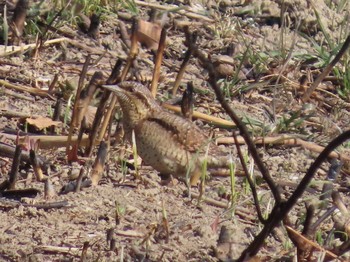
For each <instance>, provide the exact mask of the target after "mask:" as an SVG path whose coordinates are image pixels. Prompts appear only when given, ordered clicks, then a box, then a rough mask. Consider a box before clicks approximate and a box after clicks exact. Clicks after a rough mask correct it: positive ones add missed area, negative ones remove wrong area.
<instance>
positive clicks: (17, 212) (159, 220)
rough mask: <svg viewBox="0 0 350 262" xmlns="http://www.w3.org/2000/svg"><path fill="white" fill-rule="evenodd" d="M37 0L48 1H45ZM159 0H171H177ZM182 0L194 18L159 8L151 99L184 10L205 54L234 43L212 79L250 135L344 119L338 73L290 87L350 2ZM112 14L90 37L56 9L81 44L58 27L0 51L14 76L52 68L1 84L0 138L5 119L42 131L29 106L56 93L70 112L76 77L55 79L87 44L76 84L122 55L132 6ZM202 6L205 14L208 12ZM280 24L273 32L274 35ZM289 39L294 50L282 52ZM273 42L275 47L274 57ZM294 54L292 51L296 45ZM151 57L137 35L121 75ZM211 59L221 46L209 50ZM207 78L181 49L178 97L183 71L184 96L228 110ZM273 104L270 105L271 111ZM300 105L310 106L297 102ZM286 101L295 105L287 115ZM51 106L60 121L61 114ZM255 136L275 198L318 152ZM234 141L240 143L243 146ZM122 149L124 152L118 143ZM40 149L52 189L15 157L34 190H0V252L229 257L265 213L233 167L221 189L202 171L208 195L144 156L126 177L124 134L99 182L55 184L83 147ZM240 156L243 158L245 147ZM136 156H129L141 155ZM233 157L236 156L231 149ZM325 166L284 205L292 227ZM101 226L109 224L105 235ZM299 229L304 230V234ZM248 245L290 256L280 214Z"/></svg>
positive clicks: (14, 255)
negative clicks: (190, 87)
mask: <svg viewBox="0 0 350 262" xmlns="http://www.w3.org/2000/svg"><path fill="white" fill-rule="evenodd" d="M46 2H48V3H46V4H47V5H48V6H49V7H50V4H52V3H51V1H46ZM169 2H176V3H175V4H181V2H182V1H169ZM188 2H191V4H186V5H185V6H186V7H187V8H191V10H195V11H196V12H197V13H198V14H204V16H200V17H199V18H197V19H196V18H189V17H188V16H187V15H184V14H182V15H181V14H178V13H176V12H171V13H170V14H169V15H168V17H163V19H165V20H167V22H168V24H169V25H171V26H170V27H169V29H168V36H167V47H166V50H165V54H164V58H163V63H162V71H161V77H160V83H159V92H158V94H157V98H158V100H159V101H167V100H168V99H169V97H170V96H171V95H170V94H171V87H172V85H173V83H174V81H175V78H176V75H177V71H178V69H179V67H180V66H181V63H182V61H183V57H184V53H185V52H186V50H187V48H186V46H185V45H184V40H185V36H184V29H183V27H182V26H180V23H185V22H186V23H187V24H188V25H189V28H190V30H197V31H198V41H197V43H198V46H199V48H200V50H202V51H204V52H205V53H207V54H211V55H212V57H213V59H214V58H215V55H225V51H226V49H227V48H228V46H229V44H233V45H234V50H233V54H232V55H230V57H231V58H232V57H233V58H234V59H233V64H232V65H231V66H232V67H228V65H227V64H226V65H224V68H225V69H227V67H228V68H229V70H231V71H230V75H226V77H227V78H225V77H224V78H221V79H220V80H219V81H220V82H221V83H223V84H225V85H226V86H227V88H226V89H225V88H224V89H223V90H224V92H226V93H227V99H228V101H229V102H230V105H231V106H232V108H233V109H234V110H235V112H236V113H237V114H238V115H239V116H241V117H242V119H243V121H244V122H245V123H247V127H248V128H249V130H250V132H251V134H252V135H254V136H257V137H259V136H278V135H280V134H288V135H292V136H293V137H298V138H301V139H304V140H305V141H306V140H307V141H310V142H314V143H316V144H319V145H321V146H326V145H327V144H328V143H329V142H330V141H331V139H333V138H335V137H336V136H337V135H338V134H340V133H341V132H342V131H345V130H346V129H347V128H348V127H349V124H350V123H349V113H348V112H349V111H348V110H349V96H348V95H345V96H340V95H338V93H337V88H338V89H339V88H341V87H342V86H341V85H340V84H339V83H338V85H337V83H335V82H332V81H331V80H329V81H323V82H322V83H321V85H320V88H321V89H322V90H317V91H316V92H315V93H316V94H315V95H314V96H312V98H311V100H310V102H309V103H307V104H303V103H302V102H301V97H302V95H303V92H304V90H303V89H302V88H299V86H300V84H299V81H300V79H301V77H302V76H304V75H307V83H308V84H309V85H310V82H313V81H314V78H315V77H316V76H317V74H319V72H320V70H319V68H322V66H324V65H322V63H321V62H322V60H321V59H319V58H318V59H316V62H310V61H309V60H307V59H306V58H309V57H308V56H307V55H308V54H317V53H316V51H315V45H314V46H313V45H312V43H313V42H312V41H315V43H318V44H320V45H322V44H323V45H324V46H326V43H325V41H326V40H325V34H327V35H328V34H329V36H330V37H331V39H333V40H334V43H340V42H343V41H344V40H345V36H344V35H346V34H343V35H342V34H341V32H343V31H342V30H343V29H344V28H343V26H344V24H345V25H346V23H344V17H345V15H349V3H347V6H345V8H343V9H341V10H340V11H337V10H336V7H335V6H336V5H337V3H336V2H335V1H328V2H331V3H329V4H328V5H327V4H326V3H325V2H324V1H322V0H318V1H313V2H311V1H284V5H283V6H281V4H280V2H281V1H273V0H271V1H220V4H219V3H217V2H216V1H208V3H205V4H203V2H206V1H188ZM243 2H244V3H243ZM160 3H161V1H158V4H160ZM31 4H32V5H34V3H31ZM164 5H170V3H169V4H164ZM312 5H314V6H316V7H317V12H318V14H319V16H320V17H321V21H322V22H321V23H322V25H323V26H324V29H323V30H324V31H322V30H321V28H320V24H319V22H318V20H317V19H318V18H317V15H316V14H315V10H314V9H313V8H312ZM338 5H339V3H338ZM51 7H52V6H51ZM42 8H43V9H45V8H47V6H44V7H42ZM138 8H139V11H140V14H139V17H142V18H143V19H146V20H147V18H148V16H147V13H148V12H149V10H150V8H149V7H147V5H146V3H144V5H141V4H139V5H138ZM281 8H283V10H285V12H284V13H283V14H284V15H285V20H284V21H285V25H283V26H281V24H280V21H281V20H280V14H281ZM1 9H2V8H1ZM10 10H11V9H10ZM110 10H111V9H110ZM1 13H2V14H3V12H1ZM10 14H11V12H10ZM123 14H124V15H123V16H122V15H120V17H123V18H120V17H119V18H118V15H117V14H116V13H115V12H114V13H113V12H110V13H103V15H102V17H101V26H100V35H99V37H98V39H97V40H94V39H92V38H91V37H89V36H88V35H87V34H84V33H83V32H81V31H80V29H79V28H77V27H76V26H75V25H72V24H71V23H70V22H69V21H60V23H59V29H61V30H62V31H64V32H68V33H70V34H71V35H73V37H72V39H73V40H74V41H75V42H79V43H80V44H82V46H80V47H78V45H77V44H75V43H73V42H72V40H69V41H62V42H60V43H57V44H50V45H48V46H45V47H43V48H42V49H41V50H40V51H39V52H38V53H37V55H36V56H34V55H33V52H32V51H33V50H30V51H27V52H25V53H17V54H15V55H11V56H2V57H1V58H0V63H1V68H0V78H1V79H4V80H7V81H9V82H11V83H14V84H20V85H23V86H29V87H36V88H37V89H47V88H48V87H49V85H50V83H51V82H52V80H53V78H54V76H55V75H57V76H58V82H57V84H56V85H55V88H56V90H57V91H58V93H59V95H53V96H52V98H50V97H45V98H43V97H41V96H38V95H33V94H30V93H27V92H18V91H12V92H13V93H16V94H22V95H23V96H24V97H25V98H26V99H23V98H18V97H15V96H13V95H11V94H9V93H6V94H2V95H1V97H0V130H1V134H0V139H1V141H2V142H3V143H7V144H14V143H15V139H14V136H6V135H4V133H5V129H6V130H7V131H8V130H9V129H11V130H21V131H26V132H27V131H28V132H31V133H35V134H44V132H48V133H49V131H48V130H46V131H39V130H36V129H35V128H31V127H30V126H28V125H26V124H25V119H26V118H30V117H31V118H36V117H35V116H44V117H50V115H51V112H52V110H53V109H52V108H53V107H54V105H55V102H56V99H57V97H58V96H60V97H63V99H64V103H63V104H64V110H63V111H62V112H64V111H65V108H67V107H68V109H69V110H68V112H71V107H72V106H71V105H70V106H69V105H68V99H69V96H70V95H71V94H72V93H74V92H75V91H71V90H70V89H69V88H67V86H73V87H74V88H76V86H77V83H78V81H79V76H80V75H81V71H82V68H83V64H84V63H85V60H86V56H87V55H88V54H90V55H91V60H92V61H93V62H92V63H91V64H90V65H89V67H88V71H87V77H86V79H84V80H85V82H84V83H85V84H87V83H88V81H89V80H90V79H91V76H92V75H93V73H94V72H96V71H100V72H102V73H103V76H104V78H105V79H107V77H108V76H109V75H110V73H111V70H112V68H113V66H114V63H115V62H116V60H117V58H122V59H125V58H126V57H127V55H128V48H127V47H126V44H125V43H124V42H123V40H122V38H121V35H120V26H119V19H120V20H121V21H123V22H124V24H125V25H126V26H127V28H128V29H130V27H131V19H126V17H129V18H131V13H130V12H128V11H127V10H123ZM42 16H44V15H42ZM203 17H204V18H210V19H213V21H209V22H208V21H206V19H204V18H203ZM31 19H32V18H31ZM299 23H300V26H298V24H299ZM345 30H346V27H345ZM299 32H301V33H299ZM347 32H349V29H348V24H347ZM302 34H305V35H307V37H303V36H302ZM47 36H48V38H49V39H56V38H60V37H62V33H53V32H49V33H48V34H47ZM282 36H283V39H284V40H281V37H282ZM34 41H35V36H33V35H30V34H29V33H27V34H25V35H24V37H23V45H25V44H29V43H34ZM282 43H283V44H282ZM105 48H107V51H106V49H105ZM325 48H326V47H325ZM291 49H292V51H293V52H292V54H293V56H291V57H290V58H289V59H284V58H287V57H288V52H289V51H290V50H291ZM247 50H250V51H249V52H248V51H247ZM276 50H277V51H276ZM283 54H284V55H286V56H285V57H282V55H283ZM297 55H299V57H301V56H304V57H305V59H304V58H299V57H298V56H297ZM244 56H246V59H243V62H242V63H241V62H240V60H239V58H242V57H244ZM315 56H316V55H315ZM347 56H349V53H348V54H347ZM153 60H154V55H153V53H152V52H151V51H150V50H149V49H147V48H146V47H145V46H143V47H141V48H140V52H139V54H138V59H137V68H136V69H133V71H132V74H131V75H130V76H128V78H129V79H130V80H137V78H138V81H139V80H141V81H142V82H143V83H144V84H148V83H149V81H150V80H151V76H152V69H153ZM220 61H221V60H220V59H219V62H218V63H221V62H220ZM343 65H344V64H343ZM237 68H239V70H238V71H239V72H238V73H239V74H238V76H239V79H238V81H237V82H234V79H233V80H232V77H231V75H232V70H236V69H237ZM235 73H236V72H235ZM207 78H208V74H207V71H206V70H205V69H204V68H203V65H202V64H201V63H200V62H199V61H198V60H196V59H195V58H191V60H190V64H189V65H188V68H187V70H186V73H185V74H184V76H183V79H182V86H181V88H180V91H179V92H178V97H180V96H181V94H182V92H183V90H184V89H185V86H186V83H187V82H188V81H193V83H194V86H195V91H196V97H195V105H194V106H195V110H196V111H199V112H203V113H206V114H210V115H213V116H216V117H220V118H223V119H226V120H230V119H229V117H228V116H227V114H226V113H225V111H224V110H223V109H222V107H221V105H220V104H219V103H218V102H217V101H216V100H215V94H214V92H213V90H212V89H211V88H210V85H209V84H208V81H207ZM68 83H69V85H68ZM3 90H10V88H9V87H2V89H1V90H0V92H3ZM99 99H100V96H97V97H96V98H95V99H94V101H93V102H92V105H93V106H96V105H98V103H99ZM273 105H275V112H276V119H277V121H275V122H274V121H273ZM69 107H70V108H69ZM50 108H51V109H50ZM309 108H311V109H310V110H311V114H310V111H307V110H309ZM10 111H14V112H22V113H25V114H27V115H28V116H24V117H23V116H22V117H19V116H18V115H17V116H13V115H10V114H9V112H10ZM69 114H70V113H69ZM293 114H294V116H296V118H295V119H293V118H292V116H293ZM118 117H119V115H118ZM60 120H61V121H62V122H64V120H63V116H61V118H60ZM288 120H290V122H288ZM298 120H300V121H298ZM195 123H196V124H198V125H200V126H201V128H202V129H203V130H205V132H207V133H210V132H211V133H214V135H215V137H217V138H218V137H230V136H231V129H227V128H226V129H225V128H219V127H217V126H216V125H210V124H208V123H207V122H205V121H204V120H200V119H199V120H196V121H195ZM114 129H116V124H115V125H114V126H113V130H114ZM68 130H69V127H68V126H67V124H66V123H62V124H60V125H59V126H58V127H56V132H57V133H58V134H59V135H66V134H67V133H68ZM257 146H258V151H259V153H260V156H261V157H262V159H263V161H264V163H265V165H266V167H267V168H268V170H269V172H270V174H271V175H272V177H273V180H274V181H275V182H276V183H278V184H279V185H280V190H281V191H282V196H283V198H288V197H289V196H290V195H291V193H292V192H293V191H294V189H295V188H296V187H297V185H298V183H299V181H300V180H301V178H302V177H303V176H304V175H305V173H306V171H307V170H308V168H309V166H310V165H311V164H312V163H313V161H314V159H315V158H316V157H317V155H318V153H317V152H314V151H313V150H309V149H306V148H304V147H302V146H291V145H280V144H273V145H264V146H261V145H257ZM222 148H223V150H226V151H227V152H230V151H231V150H232V151H235V149H233V148H234V145H232V144H229V145H227V144H225V145H222ZM242 148H243V151H244V152H245V154H247V148H246V146H242ZM95 151H97V150H95ZM120 152H123V154H122V155H120ZM339 152H341V153H342V154H344V155H345V156H348V157H349V148H348V147H346V146H343V147H341V148H340V149H339ZM80 153H81V152H80ZM95 153H96V152H95ZM38 154H39V155H40V156H41V157H44V158H45V159H46V161H47V163H49V166H50V168H49V170H46V171H44V173H45V176H47V177H49V181H50V183H51V184H52V186H53V188H54V192H55V193H54V194H52V195H51V196H45V194H44V192H45V185H44V183H42V182H38V181H37V180H36V179H35V175H34V171H33V168H32V167H31V166H30V165H24V164H23V165H22V166H21V168H20V172H19V178H18V181H17V183H16V188H18V189H23V188H35V189H37V190H39V191H40V193H39V194H38V195H37V196H35V197H33V198H32V197H22V198H21V199H19V200H18V201H17V200H10V199H7V198H5V197H2V198H0V221H1V222H0V260H1V261H232V260H234V259H237V258H238V257H239V256H240V254H241V253H242V252H243V250H245V249H246V248H247V247H248V245H249V244H250V243H251V242H252V241H253V240H254V237H255V236H256V235H257V234H258V233H259V232H260V230H261V229H262V227H263V225H262V223H261V222H259V219H258V217H257V212H256V209H255V206H254V201H253V197H252V193H251V189H250V188H249V186H248V183H247V181H246V179H245V178H244V176H237V177H236V178H235V183H234V190H235V191H234V193H233V194H232V191H231V181H230V178H229V177H217V176H214V177H212V178H211V179H210V180H209V181H207V182H206V186H205V192H204V196H205V197H206V198H210V199H214V200H216V201H217V202H219V203H220V205H218V204H210V203H207V202H205V201H200V202H199V201H198V198H197V197H194V196H196V195H198V193H199V189H198V188H192V189H191V193H192V197H191V196H189V195H188V192H187V186H186V185H185V184H184V183H183V182H181V181H177V180H176V179H174V180H173V181H172V182H170V184H168V185H163V184H162V181H161V179H160V178H159V176H158V174H157V172H156V171H155V170H153V169H152V168H151V167H148V166H145V165H142V166H141V168H140V170H139V173H140V174H141V179H139V178H135V170H134V169H133V157H132V154H131V148H130V146H129V145H126V149H125V145H121V144H118V143H117V144H112V146H111V148H110V151H109V157H108V161H107V163H106V165H105V169H104V170H105V171H104V176H103V179H102V180H101V181H100V183H99V185H97V186H91V187H87V188H83V189H82V190H81V191H79V192H69V193H67V194H62V193H60V190H61V188H62V187H63V186H65V185H67V184H68V183H69V182H70V178H71V177H72V174H71V173H73V174H78V173H79V171H80V169H81V167H83V166H84V170H85V174H86V175H87V176H89V175H90V171H91V164H92V163H93V162H94V158H95V156H94V157H92V158H84V157H82V154H79V161H78V162H77V163H74V164H68V163H67V156H66V151H65V148H64V147H61V148H54V147H52V148H51V149H45V150H44V149H40V150H39V151H38ZM94 155H95V154H94ZM120 158H122V159H123V158H124V159H125V160H126V161H125V162H126V163H127V166H126V168H125V167H123V166H122V165H121V163H122V161H121V160H120ZM248 159H249V160H248V162H249V164H251V163H252V162H253V160H252V158H251V157H248ZM138 161H140V162H141V160H140V159H138ZM235 161H236V162H237V163H238V162H239V160H238V158H236V159H235ZM348 164H349V163H348V162H346V161H345V163H344V167H343V169H342V171H341V173H340V175H339V178H338V180H337V182H336V188H342V189H343V190H342V191H341V197H342V198H343V201H344V202H345V205H346V206H348V205H349V204H350V203H349V198H348V196H349V183H350V181H349V176H348V175H349V169H348ZM11 165H12V159H11V158H9V157H5V156H2V157H1V158H0V182H3V181H5V180H6V179H7V177H8V173H9V171H10V169H11ZM329 166H330V164H329V163H328V162H327V163H324V164H323V165H322V168H321V169H320V170H318V172H317V174H316V176H315V180H314V182H313V183H312V185H311V186H310V187H309V190H308V191H307V192H306V193H305V195H304V196H303V198H302V199H300V200H299V201H298V205H297V206H296V207H295V208H294V209H293V210H292V212H291V213H290V214H289V216H288V217H289V219H290V221H291V225H294V226H295V229H296V230H299V231H301V230H302V228H303V227H302V222H303V221H302V220H303V217H304V216H305V213H306V210H305V203H311V202H315V203H318V202H317V201H318V199H319V197H320V194H321V190H322V185H323V181H324V180H325V177H326V174H327V172H328V169H329ZM254 174H256V187H257V193H258V196H259V200H260V204H261V205H262V210H263V214H264V215H266V216H267V214H269V212H271V210H272V207H273V204H274V200H273V197H272V194H271V191H270V190H269V188H268V186H267V184H266V182H264V181H263V180H262V179H261V175H260V172H259V171H258V170H257V168H256V167H255V168H254ZM223 192H224V193H223ZM232 196H233V197H234V201H233V203H234V205H233V206H232V207H231V208H229V206H230V202H229V201H228V199H229V198H230V197H232ZM62 201H67V202H66V204H67V205H63V206H62V207H51V208H50V207H47V206H46V208H41V207H40V206H38V205H39V204H49V203H63V202H62ZM328 204H329V206H330V205H331V203H328ZM317 207H318V208H319V209H318V210H319V211H320V213H319V214H317V215H315V217H314V219H315V220H316V218H318V217H319V216H320V214H321V213H323V212H324V209H322V208H321V207H319V206H317ZM333 226H334V221H333V220H332V218H331V217H329V218H328V219H327V220H326V221H324V222H323V223H322V224H321V226H320V227H319V228H318V229H319V231H320V235H321V238H322V239H323V240H325V239H326V238H327V236H328V234H330V231H331V229H332V227H333ZM108 235H109V236H111V237H110V238H108V237H107V236H108ZM220 235H221V238H220V240H219V236H220ZM310 238H311V240H313V241H315V238H316V237H315V236H313V237H310ZM111 239H112V240H111ZM340 241H341V240H339V239H335V240H334V242H332V243H328V245H325V246H324V247H325V248H328V249H331V248H332V247H334V245H339V243H340ZM83 247H85V248H83ZM84 250H85V251H86V252H84ZM320 253H321V252H315V253H314V256H313V259H315V257H318V256H320ZM258 256H259V257H260V259H261V261H277V260H279V261H292V260H293V259H294V258H295V256H296V249H295V246H294V245H293V243H292V242H291V240H290V239H289V238H288V235H287V233H286V230H285V228H284V227H278V228H277V229H276V230H274V232H273V234H271V236H270V237H269V238H268V239H266V240H265V242H264V244H263V246H262V248H261V250H260V252H259V253H258ZM343 259H344V261H346V260H347V259H350V258H349V255H348V254H345V255H344V256H343Z"/></svg>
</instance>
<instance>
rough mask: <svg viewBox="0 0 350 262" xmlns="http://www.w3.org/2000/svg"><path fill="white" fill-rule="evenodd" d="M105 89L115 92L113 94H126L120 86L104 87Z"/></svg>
mask: <svg viewBox="0 0 350 262" xmlns="http://www.w3.org/2000/svg"><path fill="white" fill-rule="evenodd" d="M102 87H103V88H105V89H107V90H109V91H111V92H113V93H122V94H125V93H126V92H125V90H124V89H122V88H121V87H119V86H118V85H102Z"/></svg>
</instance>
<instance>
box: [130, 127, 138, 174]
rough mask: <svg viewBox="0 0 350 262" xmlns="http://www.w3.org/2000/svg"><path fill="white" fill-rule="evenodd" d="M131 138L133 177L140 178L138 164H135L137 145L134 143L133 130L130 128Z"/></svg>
mask: <svg viewBox="0 0 350 262" xmlns="http://www.w3.org/2000/svg"><path fill="white" fill-rule="evenodd" d="M131 140H132V154H133V157H134V168H135V177H136V178H140V174H139V170H138V166H137V156H138V154H137V145H136V137H135V131H134V130H132V133H131Z"/></svg>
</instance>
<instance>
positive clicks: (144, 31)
mask: <svg viewBox="0 0 350 262" xmlns="http://www.w3.org/2000/svg"><path fill="white" fill-rule="evenodd" d="M161 32H162V27H161V26H160V25H159V24H156V23H151V22H147V21H144V20H139V21H138V28H137V40H138V41H139V42H140V43H141V44H144V45H145V46H147V48H149V49H152V50H157V48H158V43H159V39H160V34H161Z"/></svg>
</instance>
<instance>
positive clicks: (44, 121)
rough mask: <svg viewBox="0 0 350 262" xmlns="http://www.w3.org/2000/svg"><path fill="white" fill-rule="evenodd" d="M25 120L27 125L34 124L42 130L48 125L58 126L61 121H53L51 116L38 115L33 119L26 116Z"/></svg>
mask: <svg viewBox="0 0 350 262" xmlns="http://www.w3.org/2000/svg"><path fill="white" fill-rule="evenodd" d="M26 121H27V123H28V124H29V125H32V126H35V127H36V128H37V129H39V130H43V129H45V128H48V127H50V126H58V125H60V124H61V123H62V122H61V121H53V120H52V119H51V118H48V117H38V118H35V119H33V118H27V119H26Z"/></svg>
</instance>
